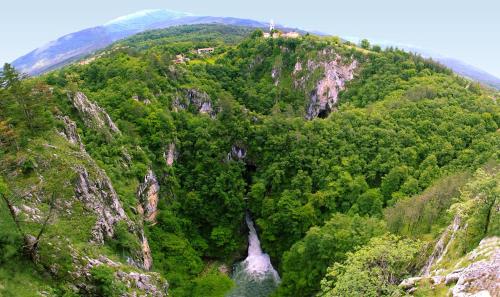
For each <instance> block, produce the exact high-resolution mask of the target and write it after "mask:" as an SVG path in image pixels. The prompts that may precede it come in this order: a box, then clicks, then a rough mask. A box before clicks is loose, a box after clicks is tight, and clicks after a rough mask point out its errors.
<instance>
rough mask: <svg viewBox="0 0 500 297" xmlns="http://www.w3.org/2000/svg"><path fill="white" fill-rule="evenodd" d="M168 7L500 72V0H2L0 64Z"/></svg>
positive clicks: (499, 74) (497, 74) (492, 72)
mask: <svg viewBox="0 0 500 297" xmlns="http://www.w3.org/2000/svg"><path fill="white" fill-rule="evenodd" d="M161 8H164V9H171V10H178V11H184V12H189V13H193V14H196V15H210V16H230V17H239V18H249V19H255V20H260V21H269V20H270V19H274V20H275V21H276V22H277V23H279V24H282V25H287V26H291V27H298V28H301V29H305V30H315V31H321V32H325V33H329V34H334V35H338V36H341V37H358V38H367V39H369V40H372V41H377V40H379V41H391V42H395V43H400V44H406V45H412V46H415V47H420V48H423V49H426V50H429V51H432V52H435V53H438V54H441V55H444V56H448V57H452V58H457V59H459V60H462V61H463V62H466V63H468V64H471V65H474V66H476V67H479V68H481V69H483V70H485V71H487V72H489V73H491V74H493V75H495V76H497V77H500V1H499V0H474V1H470V0H418V1H416V0H413V1H412V0H306V1H299V0H293V1H292V0H288V1H283V0H274V1H273V0H251V1H238V0H182V1H180V0H176V1H170V0H84V1H83V0H72V1H68V0H43V1H42V0H2V1H1V2H0V12H1V14H0V15H1V16H0V40H1V42H0V63H2V64H3V63H4V62H11V61H12V60H14V59H16V58H18V57H20V56H22V55H24V54H26V53H28V52H30V51H31V50H33V49H35V48H37V47H40V46H42V45H43V44H45V43H47V42H49V41H51V40H54V39H57V38H58V37H60V36H62V35H65V34H68V33H71V32H75V31H78V30H81V29H85V28H88V27H93V26H97V25H100V24H103V23H106V22H108V21H110V20H111V19H114V18H117V17H120V16H123V15H126V14H130V13H133V12H136V11H138V10H143V9H161Z"/></svg>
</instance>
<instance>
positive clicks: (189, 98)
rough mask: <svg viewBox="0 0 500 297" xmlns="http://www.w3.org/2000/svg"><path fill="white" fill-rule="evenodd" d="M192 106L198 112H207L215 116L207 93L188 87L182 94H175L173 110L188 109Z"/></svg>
mask: <svg viewBox="0 0 500 297" xmlns="http://www.w3.org/2000/svg"><path fill="white" fill-rule="evenodd" d="M190 106H192V107H193V108H194V109H195V110H196V111H197V112H198V113H202V114H203V113H204V114H208V115H210V116H211V117H214V116H215V111H214V109H213V106H212V100H211V98H210V96H208V94H207V93H205V92H202V91H199V90H196V89H188V90H186V91H185V94H184V95H183V96H177V97H176V98H175V100H174V102H173V106H172V108H173V110H179V109H188V108H189V107H190Z"/></svg>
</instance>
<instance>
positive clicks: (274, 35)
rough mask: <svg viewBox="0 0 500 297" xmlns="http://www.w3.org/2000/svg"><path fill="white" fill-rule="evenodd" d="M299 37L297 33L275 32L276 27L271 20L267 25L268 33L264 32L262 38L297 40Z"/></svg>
mask: <svg viewBox="0 0 500 297" xmlns="http://www.w3.org/2000/svg"><path fill="white" fill-rule="evenodd" d="M299 36H300V34H299V32H295V31H291V32H281V31H279V30H276V26H275V24H274V21H273V20H271V22H270V23H269V32H264V38H278V37H283V38H298V37H299Z"/></svg>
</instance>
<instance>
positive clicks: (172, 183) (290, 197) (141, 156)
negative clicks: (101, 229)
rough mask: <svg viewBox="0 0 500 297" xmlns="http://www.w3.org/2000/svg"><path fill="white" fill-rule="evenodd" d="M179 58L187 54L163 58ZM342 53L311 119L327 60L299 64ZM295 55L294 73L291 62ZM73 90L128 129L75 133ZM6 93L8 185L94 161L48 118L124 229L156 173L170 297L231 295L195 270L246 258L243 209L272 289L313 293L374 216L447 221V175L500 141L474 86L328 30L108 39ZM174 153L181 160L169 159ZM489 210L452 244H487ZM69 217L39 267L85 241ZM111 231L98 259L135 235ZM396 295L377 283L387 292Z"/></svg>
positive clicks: (0, 122) (218, 279)
mask: <svg viewBox="0 0 500 297" xmlns="http://www.w3.org/2000/svg"><path fill="white" fill-rule="evenodd" d="M252 32H253V33H252ZM247 37H248V38H247ZM202 47H215V51H214V53H213V54H211V55H198V54H197V53H196V51H195V49H197V48H202ZM370 48H371V50H369V49H370ZM323 53H331V54H323ZM180 54H181V55H183V56H184V57H185V58H188V59H189V61H186V62H185V63H175V62H174V61H173V60H174V59H175V58H176V55H180ZM336 55H339V56H340V57H341V60H342V63H346V64H347V63H350V62H352V60H353V59H355V60H356V61H357V65H358V66H357V68H356V70H355V76H354V79H353V80H352V81H350V82H348V83H347V85H346V87H347V89H346V90H345V91H343V92H341V94H340V97H339V103H338V106H337V109H336V112H335V113H332V114H331V115H330V116H329V117H327V118H325V119H314V120H311V121H306V120H305V119H304V115H305V111H306V107H307V106H308V104H309V101H310V94H311V91H313V90H314V88H316V86H317V82H318V80H319V79H320V78H321V77H322V76H323V75H324V73H323V70H322V68H321V67H319V68H318V69H316V70H314V71H309V70H310V69H308V66H307V64H308V62H312V63H320V62H321V63H322V62H331V60H332V59H335V58H336ZM297 62H299V63H301V66H302V68H303V69H302V70H296V65H297ZM75 91H82V92H84V93H85V94H86V95H87V97H88V98H89V100H91V101H95V102H96V103H97V104H98V105H99V106H100V107H102V108H103V109H104V110H106V112H107V113H108V114H109V116H110V118H111V119H113V121H114V122H115V123H116V124H117V126H118V127H119V128H120V130H121V131H122V133H120V134H114V135H106V134H105V133H104V134H103V133H101V132H99V131H96V129H94V128H93V127H89V126H87V125H86V124H85V121H84V119H83V118H82V116H81V115H80V114H78V112H77V111H76V110H75V109H74V107H72V106H71V102H70V100H68V97H67V96H68V94H70V95H71V94H73V93H74V92H75ZM192 91H196V92H197V93H199V94H206V97H204V98H209V100H210V104H211V107H212V110H213V114H203V113H200V112H199V106H198V105H196V102H195V101H196V99H195V100H193V98H191V99H190V98H188V94H189V93H190V92H191V93H192ZM203 96H205V95H203ZM0 98H1V100H0V155H1V158H0V171H1V175H2V176H4V177H5V178H6V179H7V183H8V185H9V188H10V189H15V190H16V191H19V189H28V188H31V187H32V186H33V185H37V186H38V185H41V188H40V192H43V193H51V192H58V193H60V194H61V197H62V198H66V197H73V195H74V185H72V184H71V182H68V181H72V180H73V179H72V178H73V176H74V171H73V169H74V167H75V166H84V167H89V164H88V162H87V161H86V160H83V159H82V158H81V156H82V155H81V152H80V151H79V148H77V147H76V146H73V145H69V144H68V143H67V142H66V141H65V140H64V139H63V138H62V137H60V136H58V135H56V131H62V130H63V129H64V126H63V125H62V123H61V122H60V121H55V120H54V118H55V117H54V116H59V115H66V116H69V117H70V118H71V119H73V120H74V121H76V126H77V132H78V133H79V135H80V136H81V138H82V141H83V143H84V144H85V150H86V152H87V153H88V154H89V155H90V156H91V158H92V159H93V160H95V162H96V163H97V164H98V165H99V167H101V168H102V169H103V170H104V171H105V172H106V173H107V175H108V176H109V177H110V178H111V180H112V182H113V187H114V189H115V190H116V192H117V193H118V195H119V197H120V200H121V202H122V204H123V207H124V209H125V211H126V214H127V215H128V216H129V217H130V218H131V219H132V220H140V219H141V217H140V215H138V214H137V211H136V206H137V197H136V192H137V188H138V185H139V183H140V182H142V181H143V178H144V175H145V173H146V172H147V170H148V169H152V170H153V171H154V172H155V174H156V176H157V178H158V181H159V184H160V192H159V197H160V203H159V212H158V217H157V221H158V222H157V223H156V224H151V225H150V226H146V231H147V237H148V240H149V243H150V247H151V250H152V254H153V259H154V268H153V269H154V270H156V271H158V272H160V273H161V274H162V275H163V276H165V277H166V278H167V279H168V281H169V283H170V285H171V287H170V291H171V292H172V295H174V296H197V295H200V296H201V295H204V296H206V295H207V294H211V293H213V295H214V296H222V295H223V294H224V292H225V291H227V289H228V288H229V287H230V281H229V280H228V278H227V277H226V276H223V275H221V274H219V273H218V272H216V271H209V272H207V271H206V270H207V268H206V267H207V265H205V264H206V263H207V262H209V261H213V260H216V261H223V262H226V263H229V262H231V261H233V260H235V259H238V258H241V257H242V255H243V253H244V251H245V249H246V237H247V230H246V229H245V227H244V215H245V211H247V210H249V211H250V212H252V216H253V217H254V218H255V221H256V225H257V229H258V232H259V236H260V238H261V242H262V246H263V249H264V250H265V251H266V252H267V253H269V255H270V256H271V258H272V261H273V263H274V264H275V266H276V267H279V268H280V269H279V270H280V273H281V274H282V276H283V283H282V286H281V288H280V289H279V291H278V292H277V295H280V296H308V295H311V294H314V293H316V292H318V290H319V284H320V279H321V278H322V277H323V276H324V274H325V273H326V269H327V267H329V266H331V265H334V263H335V262H337V263H341V262H342V261H344V260H345V259H346V257H347V256H346V253H348V252H351V251H355V250H357V249H359V248H361V247H362V246H363V245H364V244H365V243H367V242H368V240H369V239H370V238H371V237H372V236H378V235H381V234H382V233H384V232H385V227H384V223H383V222H382V221H380V220H379V219H378V218H379V217H380V216H381V214H382V213H384V215H385V219H386V220H387V223H388V228H389V230H390V231H392V232H394V233H397V234H403V235H408V236H415V237H424V236H427V235H428V234H431V235H435V234H434V233H435V232H436V230H438V229H439V228H441V227H442V226H443V225H444V224H446V223H447V221H448V220H449V219H450V215H446V210H447V209H448V208H449V206H450V205H451V204H452V203H453V201H452V198H453V197H457V196H458V194H456V193H457V191H458V190H457V189H458V188H459V185H461V184H462V183H463V179H465V177H463V178H462V177H460V176H455V175H454V174H455V173H456V172H461V171H466V170H474V169H476V168H477V167H479V166H481V165H482V164H484V163H485V162H486V161H488V160H490V159H497V158H498V156H499V155H498V151H499V150H498V148H499V147H500V138H499V134H498V132H497V130H498V127H499V125H500V117H499V116H498V115H499V114H500V113H499V108H498V105H497V103H496V102H495V100H491V94H490V93H489V91H487V90H486V89H483V88H481V87H479V86H476V85H471V86H469V82H468V81H466V80H464V79H461V78H459V77H457V76H455V75H452V73H451V72H450V71H449V70H448V69H446V68H443V67H442V66H440V65H438V64H437V63H435V62H433V61H431V60H426V59H423V58H421V57H419V56H416V55H412V54H408V53H405V52H403V51H400V50H397V49H392V48H389V49H385V50H382V49H381V48H380V47H376V46H373V47H370V45H369V43H367V42H364V45H363V48H358V47H356V46H354V45H352V44H350V43H347V42H346V43H344V42H342V41H341V40H340V39H339V38H336V37H317V36H313V35H306V36H303V37H300V38H297V39H286V38H275V39H274V38H270V39H265V38H263V37H262V32H261V31H259V30H257V31H254V29H250V28H244V27H233V26H222V25H196V26H179V27H172V28H169V29H166V30H154V31H149V32H144V33H141V34H138V35H135V36H133V37H131V38H129V39H126V40H124V41H121V42H119V43H117V44H115V45H112V46H110V47H109V48H108V49H106V50H104V51H102V52H101V53H99V54H98V56H97V58H96V59H95V60H94V61H92V62H91V63H89V64H88V65H77V64H75V65H71V66H69V67H66V68H64V69H61V70H58V71H55V72H52V73H49V74H47V75H45V76H42V77H40V78H32V79H26V78H25V77H23V76H22V75H20V74H18V73H17V72H15V70H14V69H12V67H10V66H9V65H6V66H5V67H4V70H3V72H2V74H0ZM189 100H192V101H193V102H189ZM204 100H205V99H204ZM207 100H208V99H207ZM184 103H185V105H183V104H184ZM171 144H175V161H174V163H173V165H172V166H167V165H166V163H165V162H166V160H165V155H166V154H167V153H168V152H167V150H168V148H169V147H170V145H171ZM233 147H238V148H241V149H244V150H245V152H246V155H245V157H244V159H242V160H237V158H234V157H231V154H230V152H231V150H232V148H233ZM228 153H229V155H228ZM4 156H5V157H4ZM91 174H92V173H91ZM40 176H41V177H43V178H40ZM443 176H451V177H450V179H443V178H442V177H443ZM437 180H440V182H438V183H437V184H435V183H436V181H437ZM433 185H434V186H433ZM429 187H431V188H429ZM483 188H484V187H483ZM426 189H427V190H426ZM484 189H486V188H484ZM488 189H489V188H488ZM481 191H482V190H481ZM485 191H486V190H485ZM487 191H488V193H489V194H494V193H496V192H495V191H492V190H491V189H489V190H487ZM4 192H6V187H5V186H2V183H1V182H0V193H4ZM42 196H43V195H42ZM471 197H472V196H471ZM42 198H43V197H42ZM45 200H46V199H45ZM45 200H43V201H44V202H43V203H42V204H41V210H42V211H45V210H46V207H47V204H46V203H45V202H46V201H45ZM469 200H470V199H468V198H467V199H465V198H464V201H469ZM472 200H473V199H472ZM66 202H67V201H63V203H66ZM495 203H496V202H494V201H492V200H487V201H486V200H485V204H480V205H483V206H484V207H476V208H474V209H475V210H474V211H476V212H477V213H475V215H471V216H470V217H468V219H467V220H468V222H469V225H470V226H471V227H470V229H469V231H470V232H469V233H468V235H463V236H465V239H464V240H463V241H461V242H463V246H462V247H460V248H457V250H460V251H463V250H470V248H472V247H473V246H474V244H476V243H477V241H478V240H479V239H480V238H481V236H484V235H487V234H488V235H489V234H496V233H495V232H496V231H495V230H498V225H499V223H498V216H495V213H494V212H492V211H491V209H493V208H492V207H491V206H492V205H496V204H495ZM72 210H73V212H74V213H71V214H66V213H63V212H61V213H58V215H57V216H56V217H55V219H54V220H51V221H50V227H49V228H48V229H47V235H48V236H47V241H43V242H42V244H41V249H40V250H41V252H42V256H43V260H47V262H46V263H50V262H51V261H53V262H55V263H56V264H58V265H59V267H60V268H62V269H64V270H70V268H71V267H69V266H70V265H71V263H72V262H71V257H70V256H71V255H70V254H69V252H68V249H64V252H61V253H59V252H57V250H56V249H57V248H61V246H60V245H54V244H53V239H54V238H59V237H60V236H61V235H62V234H63V235H64V236H66V237H67V238H69V239H71V240H72V241H73V242H74V243H75V246H76V247H77V248H78V249H79V248H80V246H85V247H88V241H89V232H87V231H88V230H90V229H91V228H92V225H93V223H94V222H95V218H93V217H92V216H91V215H89V214H88V213H87V212H86V210H85V207H84V206H83V205H80V204H79V203H76V205H75V207H74V208H72ZM0 215H1V217H0V219H1V220H2V221H1V222H2V230H1V231H0V233H1V234H0V235H1V237H0V238H1V240H0V252H2V254H3V255H5V256H4V258H2V259H0V261H7V260H9V259H16V257H17V255H18V252H17V251H18V250H19V241H20V238H18V236H16V235H15V232H14V228H13V222H12V220H11V221H9V220H8V219H9V217H8V216H7V215H8V212H7V210H6V209H1V213H0ZM4 222H5V226H6V227H5V228H4ZM9 222H10V223H9ZM486 222H488V223H486ZM320 226H321V227H320ZM485 226H487V227H485ZM77 227H78V228H77ZM115 228H116V230H115V234H116V235H115V238H114V239H112V240H110V241H108V245H107V246H105V247H103V249H104V250H105V252H106V253H111V254H120V255H123V256H129V255H130V253H131V252H132V251H134V250H136V249H137V248H138V242H137V240H136V238H135V237H134V236H132V234H131V233H130V232H129V231H130V230H128V227H127V226H126V224H125V223H119V224H117V226H115ZM72 230H74V231H73V232H71V231H72ZM58 236H59V237H58ZM461 236H462V235H461ZM390 240H392V241H394V243H395V244H399V243H400V242H405V241H404V240H400V239H395V238H391V239H390ZM61 242H64V241H61ZM49 243H50V244H49ZM109 247H111V248H109ZM402 247H403V248H405V246H402ZM378 248H379V245H378V244H373V245H372V246H370V250H369V251H366V253H367V254H368V255H369V256H366V255H365V256H363V255H364V254H359V255H358V256H354V255H351V256H350V257H352V261H351V262H352V263H351V262H349V263H350V264H352V267H354V268H352V269H354V270H353V271H355V272H356V273H357V272H359V271H357V270H356V269H359V265H358V264H359V263H358V264H355V262H356V261H355V259H356V257H362V256H363V257H365V258H366V259H367V260H370V259H376V258H377V257H379V256H380V255H379V254H377V253H378V252H377V251H378ZM85 252H88V251H87V250H86V251H85ZM101 252H103V251H101V250H99V253H101ZM391 252H392V250H391ZM363 253H365V252H363ZM59 255H61V257H60V259H59V261H58V260H57V259H55V258H57V257H58V256H59ZM390 255H391V257H392V256H394V255H393V254H390ZM115 256H116V255H115ZM402 256H403V255H402ZM393 260H394V261H393ZM391 261H393V262H391V263H392V264H391V265H393V266H391V267H392V268H391V267H389V268H390V269H396V270H394V271H396V272H397V273H396V274H397V275H398V277H399V275H400V272H401V273H402V270H403V268H401V267H404V265H403V264H402V262H401V261H400V259H398V258H397V257H395V258H391ZM356 263H357V262H356ZM350 264H349V265H350ZM346 265H347V264H346ZM394 265H395V266H394ZM347 267H348V266H346V269H347ZM349 267H351V266H349ZM349 269H351V268H349ZM408 269H409V268H408ZM105 270H106V269H105V268H104V271H98V272H95V274H96V275H95V279H96V282H98V283H99V287H102V290H106V293H110V294H114V293H113V292H118V291H120V286H119V285H118V284H116V283H114V281H113V278H112V271H111V272H110V271H109V270H108V271H105ZM366 273H367V274H366V276H367V278H366V279H363V281H367V282H368V283H369V284H372V282H371V281H372V277H373V275H376V273H378V272H377V271H371V270H369V269H367V272H366ZM344 277H345V280H346V281H345V282H343V284H344V285H345V286H344V285H342V288H347V287H346V286H347V285H348V284H347V283H346V282H348V281H347V280H348V277H347V276H345V275H343V276H342V278H344ZM360 278H361V276H360ZM66 285H67V284H65V285H62V286H61V287H62V288H65V287H67V286H66ZM367 286H368V285H367ZM391 286H392V285H391V284H386V283H385V282H384V284H383V285H381V288H385V289H387V290H391ZM368 287H369V286H368ZM339 288H340V287H339ZM385 289H384V290H385ZM61 290H62V291H64V289H61ZM100 290H101V289H100ZM339 290H340V289H339ZM108 291H109V292H108ZM103 292H104V291H103ZM102 294H104V293H102Z"/></svg>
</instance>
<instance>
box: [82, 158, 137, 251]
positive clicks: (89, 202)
mask: <svg viewBox="0 0 500 297" xmlns="http://www.w3.org/2000/svg"><path fill="white" fill-rule="evenodd" d="M75 171H76V172H77V180H76V188H75V194H76V198H77V199H78V200H80V201H81V202H82V203H83V204H84V205H85V207H86V208H87V209H89V210H92V211H93V212H94V213H95V215H96V216H97V221H96V224H95V225H94V227H93V229H92V242H95V243H98V244H102V243H104V239H106V238H112V237H113V235H114V225H115V224H116V223H117V222H118V221H121V220H127V221H128V218H127V217H126V215H125V212H124V210H123V207H122V205H121V203H120V200H119V199H118V195H117V194H116V192H115V190H114V188H113V185H112V184H111V181H110V180H109V178H108V177H107V175H106V174H105V173H104V172H103V171H101V170H98V172H97V178H92V177H91V176H90V175H89V173H88V171H87V169H86V168H85V167H83V166H79V167H76V168H75Z"/></svg>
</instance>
